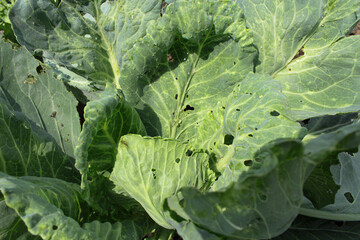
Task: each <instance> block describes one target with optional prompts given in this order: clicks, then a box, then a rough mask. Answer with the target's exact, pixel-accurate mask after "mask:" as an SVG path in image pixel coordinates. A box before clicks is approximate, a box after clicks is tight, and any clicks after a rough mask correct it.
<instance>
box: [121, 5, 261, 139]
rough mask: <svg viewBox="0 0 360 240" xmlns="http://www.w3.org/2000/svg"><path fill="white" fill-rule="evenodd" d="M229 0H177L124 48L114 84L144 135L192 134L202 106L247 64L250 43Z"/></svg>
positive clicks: (218, 96)
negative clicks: (124, 55)
mask: <svg viewBox="0 0 360 240" xmlns="http://www.w3.org/2000/svg"><path fill="white" fill-rule="evenodd" d="M251 43H252V37H251V34H249V32H248V30H247V29H246V27H245V21H244V18H243V16H242V14H241V10H240V8H239V7H238V6H237V5H236V4H235V3H234V2H231V1H209V0H196V1H187V0H178V1H175V2H174V3H172V4H170V5H169V6H168V7H167V8H166V11H165V13H164V14H163V17H162V18H161V19H159V20H158V21H156V22H153V24H151V25H150V26H149V28H148V30H147V35H146V36H145V37H144V38H143V39H141V40H140V41H138V42H137V43H136V44H135V47H134V48H133V49H131V50H130V51H129V52H128V55H127V58H126V61H124V67H123V68H122V71H121V78H120V84H121V86H122V87H123V90H124V95H125V96H126V99H127V101H129V102H130V103H131V104H133V105H134V106H135V107H136V109H137V110H138V112H139V114H140V116H141V118H142V120H143V122H144V125H145V127H146V129H147V132H148V134H149V135H150V136H162V137H171V138H176V139H182V140H186V141H187V140H189V141H191V140H193V138H194V136H195V135H196V132H197V126H198V124H199V123H201V121H203V119H204V116H205V115H206V113H207V112H208V111H210V110H211V109H212V108H214V107H215V106H216V105H217V104H218V102H219V101H221V100H222V99H223V98H224V97H226V96H228V94H229V93H231V91H232V89H233V87H234V85H235V84H236V83H237V82H239V81H241V80H242V79H243V78H244V77H245V76H246V74H247V73H248V72H251V71H252V70H253V59H254V56H255V49H254V48H253V47H252V46H251V45H250V44H251Z"/></svg>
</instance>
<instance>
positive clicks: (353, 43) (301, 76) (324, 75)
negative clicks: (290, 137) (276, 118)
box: [275, 36, 360, 120]
mask: <svg viewBox="0 0 360 240" xmlns="http://www.w3.org/2000/svg"><path fill="white" fill-rule="evenodd" d="M359 48H360V36H352V37H348V38H345V39H342V40H340V41H338V42H336V43H334V44H332V45H331V46H330V47H328V48H325V49H323V50H321V51H319V52H316V53H312V54H307V53H306V48H305V55H304V56H302V57H300V58H297V59H295V60H294V61H293V62H291V63H290V64H289V65H288V66H287V67H286V68H285V69H284V70H283V71H281V72H279V73H278V74H277V75H276V77H275V79H277V80H279V81H280V82H281V84H282V86H283V92H284V93H285V94H286V96H287V97H288V101H289V105H290V107H291V109H292V111H293V116H294V117H295V118H296V119H299V120H300V119H301V120H302V119H306V118H310V117H316V116H322V115H326V114H331V115H333V114H337V113H346V112H355V111H358V110H359V109H360V95H359V92H360V81H359V79H360V61H359V58H360V53H359V51H357V49H359Z"/></svg>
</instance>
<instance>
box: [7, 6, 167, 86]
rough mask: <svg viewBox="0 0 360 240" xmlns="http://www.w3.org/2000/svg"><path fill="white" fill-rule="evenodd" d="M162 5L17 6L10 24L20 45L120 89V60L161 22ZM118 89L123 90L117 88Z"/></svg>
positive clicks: (98, 81)
mask: <svg viewBox="0 0 360 240" xmlns="http://www.w3.org/2000/svg"><path fill="white" fill-rule="evenodd" d="M160 7H161V1H160V0H146V1H143V0H127V1H104V0H91V1H80V0H63V1H61V3H60V4H59V6H56V4H55V3H53V1H51V0H30V1H27V0H19V1H16V3H15V5H14V7H13V8H12V9H11V11H10V19H11V22H12V24H13V28H14V32H15V34H16V36H17V39H18V41H19V42H20V44H22V45H24V46H26V48H27V49H29V50H30V51H34V50H42V51H44V52H45V53H46V55H47V56H48V57H50V58H53V59H54V60H55V61H56V62H57V63H59V64H60V65H63V66H65V67H67V68H69V69H71V70H73V71H75V72H77V73H79V74H82V75H83V76H85V77H87V78H89V79H90V80H92V81H94V82H95V83H98V84H104V85H105V83H106V82H112V83H114V84H117V85H118V78H119V69H120V68H121V65H122V56H123V54H124V53H126V52H127V51H128V50H129V49H130V48H131V47H132V45H133V42H134V41H135V40H136V39H138V38H140V37H142V36H143V35H145V29H146V25H147V23H148V22H149V21H150V20H152V19H156V18H158V17H160ZM118 87H120V86H119V85H118Z"/></svg>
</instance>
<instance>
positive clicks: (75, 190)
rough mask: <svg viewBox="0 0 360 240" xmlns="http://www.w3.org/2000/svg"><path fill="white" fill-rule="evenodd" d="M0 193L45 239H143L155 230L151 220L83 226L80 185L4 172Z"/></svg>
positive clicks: (34, 231) (92, 223)
mask: <svg viewBox="0 0 360 240" xmlns="http://www.w3.org/2000/svg"><path fill="white" fill-rule="evenodd" d="M0 190H1V192H2V194H3V195H4V197H5V201H6V204H7V206H8V207H10V208H12V209H14V210H15V211H16V213H17V214H18V215H19V216H20V217H21V219H22V220H23V221H24V222H25V224H26V226H27V228H28V230H29V232H30V233H32V234H34V235H40V236H41V237H42V239H54V240H56V239H69V240H85V239H87V240H90V239H91V240H103V239H106V240H120V239H141V238H142V237H143V236H144V235H145V234H146V233H148V232H149V231H151V229H152V228H153V227H154V224H153V222H152V221H151V220H150V219H149V218H144V219H142V220H141V221H130V220H129V221H124V222H116V223H114V224H110V223H108V222H106V223H100V222H99V221H94V222H90V223H85V224H84V226H83V227H80V225H79V222H80V221H81V214H82V212H81V211H84V209H86V208H84V206H82V204H83V201H82V200H81V197H80V188H79V186H78V185H75V184H71V183H67V182H64V181H62V180H58V179H55V178H37V177H20V178H14V177H10V176H7V175H5V174H2V173H1V178H0ZM1 213H2V212H1ZM6 216H7V217H9V216H10V217H11V216H12V215H9V214H7V215H6ZM27 239H34V238H27Z"/></svg>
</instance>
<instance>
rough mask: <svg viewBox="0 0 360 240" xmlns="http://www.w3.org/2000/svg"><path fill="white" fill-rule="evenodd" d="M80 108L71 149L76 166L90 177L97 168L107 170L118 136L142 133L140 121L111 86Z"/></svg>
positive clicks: (117, 142) (94, 173) (98, 170)
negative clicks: (78, 126) (80, 123)
mask: <svg viewBox="0 0 360 240" xmlns="http://www.w3.org/2000/svg"><path fill="white" fill-rule="evenodd" d="M84 112H85V113H84V118H85V122H84V125H83V130H82V132H81V135H80V138H79V142H80V144H79V145H78V146H77V148H76V150H75V154H76V167H77V168H78V169H79V170H80V172H81V173H82V174H88V175H89V176H90V177H93V176H94V175H96V173H97V172H102V171H109V172H111V170H112V168H113V166H114V163H115V157H116V154H117V145H118V144H119V141H120V137H121V136H123V135H125V134H128V133H137V134H141V135H145V134H146V131H145V128H144V125H143V124H142V122H141V120H140V118H139V115H138V114H137V112H136V111H135V109H133V108H132V107H131V106H130V105H129V104H128V103H127V102H126V101H125V99H124V97H123V96H122V95H121V92H120V91H118V90H116V89H114V88H113V87H111V86H109V87H108V88H107V89H106V90H105V92H103V93H102V95H101V97H100V99H99V100H95V101H91V102H89V103H88V104H87V105H86V107H85V110H84ZM89 172H90V173H89Z"/></svg>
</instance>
